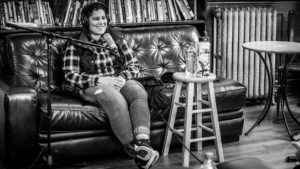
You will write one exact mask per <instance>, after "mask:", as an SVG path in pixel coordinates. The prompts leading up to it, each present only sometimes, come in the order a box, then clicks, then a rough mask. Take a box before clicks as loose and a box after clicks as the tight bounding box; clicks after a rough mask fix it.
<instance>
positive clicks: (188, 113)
mask: <svg viewBox="0 0 300 169" xmlns="http://www.w3.org/2000/svg"><path fill="white" fill-rule="evenodd" d="M173 78H174V80H175V81H176V82H175V89H174V93H173V98H172V105H171V112H170V115H169V121H168V126H167V130H166V135H165V140H164V145H163V152H162V154H163V155H164V156H165V155H168V153H169V149H170V143H171V139H172V134H173V132H174V133H175V134H178V135H180V136H182V137H183V143H184V146H183V166H184V167H188V166H189V156H190V153H189V151H188V150H187V149H186V148H185V147H187V148H188V149H190V144H191V143H194V142H197V145H196V146H197V150H198V151H199V150H201V149H202V141H208V140H214V142H215V146H216V152H217V157H218V160H219V162H223V161H224V156H223V148H222V142H221V135H220V127H219V121H218V113H217V107H216V101H215V93H214V87H213V80H215V79H216V76H215V75H214V74H210V75H209V76H204V77H189V76H186V74H185V73H184V72H177V73H174V74H173ZM182 83H186V84H187V89H186V91H187V96H186V102H185V103H181V102H179V98H180V94H181V87H182ZM202 83H208V89H207V91H208V101H205V100H202V87H201V84H202ZM195 84H196V93H195V96H196V97H195V98H196V102H195V103H194V88H195V86H194V85H195ZM202 104H205V105H207V106H208V108H206V109H202ZM193 105H196V107H197V109H196V110H193ZM178 107H185V119H184V129H174V123H175V118H176V113H177V108H178ZM205 112H210V113H211V121H212V129H211V128H209V127H207V126H204V125H203V124H202V113H205ZM193 114H196V127H192V125H193V124H192V117H193ZM202 129H204V130H206V131H208V132H211V133H213V136H209V137H202ZM191 131H196V138H191Z"/></svg>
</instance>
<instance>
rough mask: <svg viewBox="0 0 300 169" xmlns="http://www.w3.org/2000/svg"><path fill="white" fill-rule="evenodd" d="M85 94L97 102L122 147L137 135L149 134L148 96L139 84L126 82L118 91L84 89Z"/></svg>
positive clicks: (102, 88)
mask: <svg viewBox="0 0 300 169" xmlns="http://www.w3.org/2000/svg"><path fill="white" fill-rule="evenodd" d="M85 94H86V95H87V96H90V97H93V98H94V99H95V100H96V101H97V102H98V105H99V106H100V107H101V108H102V110H103V111H104V112H105V113H106V115H107V116H108V119H109V122H110V125H111V128H112V130H113V132H114V134H115V135H116V137H117V138H118V139H119V141H120V142H121V143H122V144H123V145H125V144H128V143H129V142H131V141H133V140H134V136H136V135H138V134H147V135H149V134H150V110H149V106H148V95H147V92H146V91H145V89H144V87H143V86H142V84H140V83H139V82H137V81H135V80H128V81H126V83H125V84H124V86H123V87H122V88H121V90H120V91H118V90H116V89H115V88H114V87H112V86H108V85H99V86H95V87H90V88H88V89H86V90H85Z"/></svg>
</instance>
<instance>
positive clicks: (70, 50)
mask: <svg viewBox="0 0 300 169" xmlns="http://www.w3.org/2000/svg"><path fill="white" fill-rule="evenodd" d="M90 42H92V43H95V44H98V45H101V46H108V45H107V43H106V41H105V39H104V38H103V37H101V38H100V39H99V41H95V40H90ZM118 47H119V49H120V50H119V52H118V50H117V49H116V50H115V53H116V54H117V56H114V55H113V54H112V53H111V52H110V51H109V50H108V49H104V48H95V47H90V46H84V45H79V44H72V43H70V44H69V45H68V46H67V48H66V51H65V55H64V58H63V71H64V73H65V81H66V82H67V83H69V84H70V85H72V86H76V87H79V88H81V89H86V88H88V87H91V86H95V85H97V82H98V79H99V77H102V76H118V75H120V76H122V77H124V78H125V79H131V78H133V77H137V76H138V75H139V66H138V61H137V58H135V57H134V56H133V55H132V53H131V51H130V49H129V47H128V45H127V43H126V41H124V40H122V41H120V42H119V43H118ZM78 48H82V49H83V50H90V52H91V56H88V57H93V58H92V60H93V61H92V63H93V66H94V70H95V71H94V72H92V73H87V72H83V71H82V70H81V66H84V65H82V64H81V65H80V59H81V57H82V56H80V54H79V51H78ZM85 57H87V56H85Z"/></svg>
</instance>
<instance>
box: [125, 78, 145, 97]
mask: <svg viewBox="0 0 300 169" xmlns="http://www.w3.org/2000/svg"><path fill="white" fill-rule="evenodd" d="M125 88H126V90H127V91H128V92H129V93H130V94H131V95H132V96H133V97H135V98H144V99H145V98H147V97H148V93H147V92H146V90H145V88H144V87H143V85H142V84H141V83H139V82H137V81H135V80H128V81H127V82H126V84H125Z"/></svg>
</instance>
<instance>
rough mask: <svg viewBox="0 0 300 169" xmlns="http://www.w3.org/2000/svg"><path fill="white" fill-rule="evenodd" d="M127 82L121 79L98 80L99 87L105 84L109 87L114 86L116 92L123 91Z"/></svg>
mask: <svg viewBox="0 0 300 169" xmlns="http://www.w3.org/2000/svg"><path fill="white" fill-rule="evenodd" d="M125 82H126V80H125V79H124V78H123V77H121V76H118V77H110V76H108V77H100V78H99V80H98V85H101V84H104V85H109V86H113V87H114V88H115V89H116V90H121V88H122V87H123V86H124V84H125Z"/></svg>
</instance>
